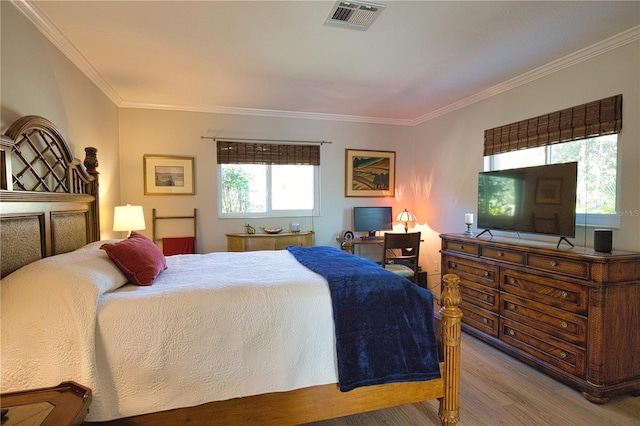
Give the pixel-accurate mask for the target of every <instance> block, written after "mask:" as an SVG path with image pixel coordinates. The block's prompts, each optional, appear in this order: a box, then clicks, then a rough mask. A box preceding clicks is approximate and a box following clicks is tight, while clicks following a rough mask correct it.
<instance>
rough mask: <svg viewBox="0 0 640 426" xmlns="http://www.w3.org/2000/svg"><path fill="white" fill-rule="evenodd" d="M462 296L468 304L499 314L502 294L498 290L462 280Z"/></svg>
mask: <svg viewBox="0 0 640 426" xmlns="http://www.w3.org/2000/svg"><path fill="white" fill-rule="evenodd" d="M460 294H461V295H462V300H464V301H465V302H466V303H470V304H473V305H476V306H478V307H479V308H482V309H487V310H490V311H493V312H495V313H498V310H499V306H500V298H499V294H500V293H499V292H498V291H497V290H495V289H493V288H491V287H487V286H484V285H481V284H477V283H474V282H469V281H464V280H460Z"/></svg>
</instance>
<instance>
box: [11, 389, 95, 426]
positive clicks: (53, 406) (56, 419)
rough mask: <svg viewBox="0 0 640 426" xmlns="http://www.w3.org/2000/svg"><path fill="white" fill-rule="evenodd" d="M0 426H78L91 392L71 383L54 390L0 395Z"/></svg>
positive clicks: (34, 390) (87, 409)
mask: <svg viewBox="0 0 640 426" xmlns="http://www.w3.org/2000/svg"><path fill="white" fill-rule="evenodd" d="M0 403H1V404H2V410H3V411H4V410H5V409H8V410H9V411H8V412H7V414H6V415H5V416H4V417H3V418H2V426H11V425H24V424H28V425H42V426H61V425H81V424H82V422H83V420H84V418H85V416H86V415H87V413H88V411H89V404H91V389H89V388H85V387H84V386H81V385H79V384H77V383H74V382H63V383H60V384H59V385H58V386H56V387H52V388H44V389H33V390H28V391H22V392H11V393H4V394H2V395H1V396H0Z"/></svg>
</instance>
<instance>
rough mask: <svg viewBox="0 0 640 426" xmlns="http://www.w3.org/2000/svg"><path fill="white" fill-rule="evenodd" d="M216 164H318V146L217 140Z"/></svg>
mask: <svg viewBox="0 0 640 426" xmlns="http://www.w3.org/2000/svg"><path fill="white" fill-rule="evenodd" d="M216 142H217V149H218V164H293V165H312V166H319V165H320V146H318V145H295V144H277V143H248V142H232V141H224V140H219V141H216Z"/></svg>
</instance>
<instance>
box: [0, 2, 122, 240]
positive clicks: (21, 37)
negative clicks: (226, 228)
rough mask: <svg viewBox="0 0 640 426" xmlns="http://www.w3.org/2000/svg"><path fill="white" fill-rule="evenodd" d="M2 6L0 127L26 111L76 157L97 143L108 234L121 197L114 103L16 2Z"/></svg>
mask: <svg viewBox="0 0 640 426" xmlns="http://www.w3.org/2000/svg"><path fill="white" fill-rule="evenodd" d="M0 7H1V9H0V10H1V19H2V27H1V31H2V38H1V43H2V44H1V51H0V52H1V55H2V57H1V68H0V70H1V73H0V89H1V93H0V95H1V103H0V132H1V133H5V131H6V130H7V128H8V127H9V125H11V123H13V122H14V121H15V120H16V119H18V118H20V117H22V116H24V115H39V116H42V117H44V118H46V119H48V120H50V121H52V122H53V123H54V124H55V125H56V126H57V127H58V128H59V129H60V131H61V132H62V135H63V136H64V137H65V140H66V141H67V143H68V144H69V145H70V147H71V150H72V152H73V154H74V156H75V157H77V158H79V159H80V160H84V155H85V154H84V148H85V147H87V146H93V147H95V148H97V149H98V161H99V163H100V166H101V167H99V168H98V170H99V171H101V172H102V173H101V174H100V199H101V208H100V217H101V234H102V237H103V238H105V237H109V236H110V235H112V231H111V222H112V221H113V206H114V205H115V204H116V203H119V202H120V174H119V164H118V156H119V152H118V108H117V107H116V106H115V105H114V104H113V102H111V101H110V100H109V99H108V98H107V97H106V96H105V95H104V94H103V93H102V92H101V91H100V90H99V89H98V88H97V87H96V86H95V85H94V84H93V83H92V82H91V81H90V80H89V79H88V78H87V77H85V75H84V74H83V73H82V72H80V70H79V69H78V68H77V67H76V66H75V65H74V64H73V63H71V62H70V61H69V60H68V59H67V58H66V57H65V56H64V55H63V54H62V53H61V52H60V51H59V50H58V49H57V48H56V47H55V46H54V45H53V44H52V43H51V42H49V41H48V40H47V39H46V38H45V37H44V36H43V35H42V34H41V33H40V32H39V31H38V30H37V29H36V28H35V27H34V26H33V25H32V24H31V23H30V22H29V21H28V20H27V19H26V18H25V17H24V16H23V15H22V14H21V13H19V12H18V11H17V10H16V8H15V7H14V6H12V5H11V4H10V3H9V2H4V1H3V2H0Z"/></svg>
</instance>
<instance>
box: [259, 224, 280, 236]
mask: <svg viewBox="0 0 640 426" xmlns="http://www.w3.org/2000/svg"><path fill="white" fill-rule="evenodd" d="M260 229H262V232H264V233H265V234H279V233H281V232H282V228H265V227H264V226H261V227H260Z"/></svg>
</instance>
